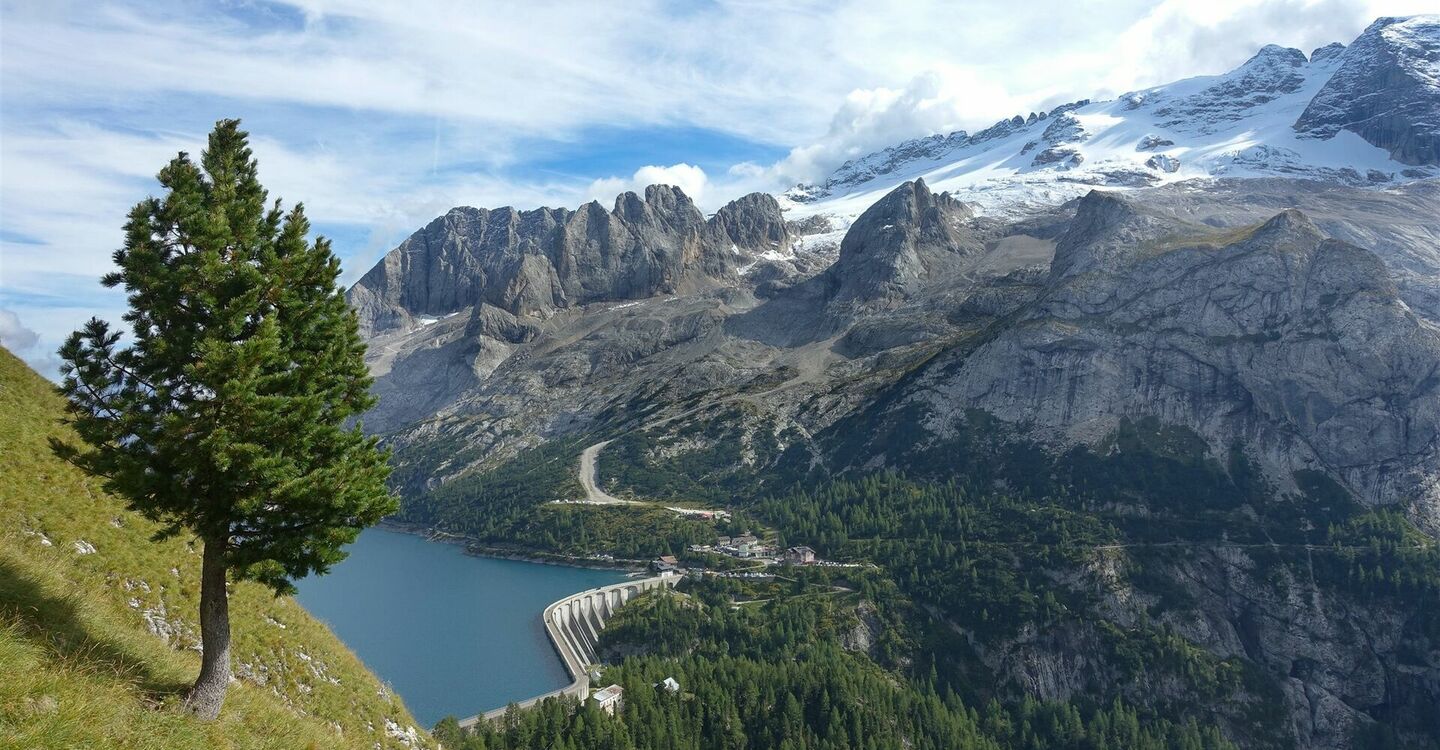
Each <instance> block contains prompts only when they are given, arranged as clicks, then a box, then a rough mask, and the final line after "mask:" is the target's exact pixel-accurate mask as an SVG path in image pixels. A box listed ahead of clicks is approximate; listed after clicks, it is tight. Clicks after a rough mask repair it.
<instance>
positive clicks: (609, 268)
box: [348, 185, 790, 335]
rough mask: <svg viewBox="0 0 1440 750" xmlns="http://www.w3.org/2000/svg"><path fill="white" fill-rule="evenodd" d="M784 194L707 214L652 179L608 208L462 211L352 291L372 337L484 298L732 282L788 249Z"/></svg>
mask: <svg viewBox="0 0 1440 750" xmlns="http://www.w3.org/2000/svg"><path fill="white" fill-rule="evenodd" d="M789 242H790V234H789V231H788V229H787V228H786V225H785V221H784V218H783V217H782V216H781V214H780V208H779V206H778V204H776V203H775V199H774V198H772V197H770V196H768V195H761V194H754V195H749V196H745V197H744V198H741V199H739V200H737V201H734V202H732V203H730V204H729V205H727V206H725V207H724V208H722V209H721V210H720V211H719V212H718V213H717V214H716V215H715V217H713V218H712V219H710V220H709V221H707V220H706V219H705V216H704V215H703V214H701V213H700V210H699V209H698V208H696V207H695V204H694V203H693V202H692V201H691V200H690V198H689V197H687V196H686V195H685V194H684V193H683V192H681V191H680V189H679V188H674V187H670V186H666V185H651V186H650V187H648V188H646V189H645V195H644V197H641V196H640V195H637V194H635V193H625V194H623V195H621V196H619V197H618V198H616V199H615V205H614V207H613V208H612V209H610V210H608V211H607V210H605V209H604V208H603V207H602V206H601V205H600V204H599V203H597V202H591V203H588V204H586V205H584V206H581V207H580V208H579V209H578V210H575V211H571V210H568V209H552V208H539V209H535V210H532V211H517V210H515V209H513V208H500V209H495V210H489V209H477V208H455V209H452V210H451V211H450V212H448V213H447V214H445V215H444V216H442V217H440V218H438V219H436V220H434V221H432V222H431V223H430V224H429V225H428V226H426V227H425V228H424V229H421V230H420V231H418V232H416V233H415V234H414V235H412V236H411V237H410V238H409V239H407V240H405V242H403V243H401V244H400V246H399V247H397V248H395V249H394V250H392V251H391V252H390V253H389V254H387V255H386V256H385V258H384V259H382V260H381V261H380V262H379V263H377V264H376V265H375V267H374V268H372V269H370V271H369V272H368V273H366V274H365V276H364V277H362V278H361V279H360V281H359V282H358V283H357V284H355V286H354V287H352V288H351V289H350V292H349V295H348V296H349V300H350V304H351V305H352V306H353V307H354V308H355V310H356V311H357V313H358V314H359V316H360V324H361V329H362V330H363V331H364V332H365V333H366V334H367V335H368V334H374V333H380V332H386V331H392V330H397V329H399V330H408V329H411V328H414V327H416V326H418V325H422V324H424V323H425V322H426V319H434V318H438V317H441V316H445V315H449V314H451V313H455V312H459V311H461V310H465V309H469V308H470V307H472V306H474V305H478V304H482V303H483V304H486V305H490V306H493V307H495V308H498V309H501V310H504V311H506V312H509V313H511V314H512V315H517V316H527V315H528V316H539V317H546V316H548V315H550V314H553V313H554V312H555V311H556V310H559V309H564V308H570V307H575V306H578V305H584V304H589V303H592V302H601V301H618V300H636V299H645V298H649V297H652V296H655V295H657V294H673V293H677V292H682V291H686V290H695V289H699V288H704V287H706V286H709V285H713V284H714V283H715V282H716V281H717V280H724V279H730V278H732V277H733V276H734V275H735V269H736V267H737V266H738V265H739V264H740V263H741V262H743V261H744V260H745V259H746V258H747V257H749V256H751V255H753V254H758V253H763V252H766V251H776V250H784V249H786V248H787V246H788V244H789Z"/></svg>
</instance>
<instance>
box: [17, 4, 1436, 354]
mask: <svg viewBox="0 0 1440 750" xmlns="http://www.w3.org/2000/svg"><path fill="white" fill-rule="evenodd" d="M1432 3H1433V0H1419V1H1417V0H1385V1H1376V0H1269V1H1264V2H1261V1H1258V0H1250V1H1246V0H1206V2H1203V3H1202V2H1194V1H1193V0H1185V1H1183V2H1182V1H1179V0H1165V1H1162V2H1140V1H1138V0H1109V1H1107V2H1105V3H1103V4H1102V3H1088V2H1087V3H1077V2H1071V1H1070V0H1062V1H1059V2H1050V1H1040V2H1027V3H1016V2H1013V0H1004V1H1001V0H968V1H967V2H963V3H962V2H940V1H938V0H937V1H935V2H931V1H929V0H916V1H915V2H897V1H895V0H891V1H889V2H851V1H849V0H816V1H814V2H811V1H809V0H775V1H772V2H762V1H760V0H753V1H752V0H735V1H707V0H674V1H666V0H626V2H618V3H596V2H578V1H577V2H565V3H561V2H544V1H543V0H528V1H525V2H500V1H487V2H480V1H478V0H471V1H470V2H461V1H460V0H405V2H395V1H394V0H208V1H204V2H201V1H195V2H187V1H185V0H131V1H123V0H116V1H111V0H0V343H3V344H4V346H6V347H7V348H9V349H10V350H11V351H14V352H15V353H16V354H18V355H20V356H21V357H22V358H24V359H25V360H27V361H28V362H30V363H31V365H32V366H34V367H35V368H36V369H37V370H40V371H41V372H42V373H44V374H46V375H47V376H50V377H54V376H55V370H56V367H57V366H58V361H57V359H56V357H55V355H54V352H55V350H56V348H58V346H59V344H60V342H61V341H62V340H63V339H64V337H65V336H66V335H67V334H68V333H69V332H70V331H71V330H74V329H75V328H77V327H79V326H80V325H81V324H83V322H84V321H85V320H86V319H88V318H90V317H91V316H99V317H102V318H106V319H109V320H111V321H116V322H118V320H119V318H120V315H121V314H122V312H123V310H124V305H125V300H124V297H123V294H121V293H120V292H117V291H113V290H106V289H104V288H102V287H101V286H100V285H99V277H100V276H101V275H102V274H104V273H105V272H106V271H107V270H109V268H110V255H111V253H112V252H113V251H114V250H115V249H116V248H117V247H119V245H120V243H121V241H122V236H123V235H122V231H121V227H122V226H123V223H124V220H125V215H126V213H127V212H128V210H129V209H130V207H131V206H133V205H134V204H135V203H136V202H137V201H139V200H141V199H142V198H144V197H146V196H147V195H154V194H157V193H158V192H159V186H158V184H157V183H156V182H155V179H154V175H155V174H156V172H158V171H159V169H160V168H161V167H162V166H164V164H165V163H166V162H167V161H168V160H169V159H171V158H173V157H174V156H175V155H176V153H177V152H180V151H188V152H190V153H195V154H198V152H199V151H200V150H201V148H202V147H203V145H204V142H205V136H206V134H207V133H208V132H209V130H210V129H211V127H213V125H214V123H215V121H216V120H219V119H221V118H227V117H239V118H241V119H242V121H243V123H244V127H245V129H246V130H248V131H249V132H250V134H251V143H252V148H253V150H254V152H255V155H256V157H257V158H258V160H259V163H260V177H261V180H262V182H264V183H265V185H266V187H267V188H269V190H270V194H271V197H272V198H273V197H280V198H283V199H284V200H285V201H286V204H287V205H289V204H291V203H294V202H297V201H303V202H304V204H305V208H306V212H307V214H308V215H309V216H310V218H311V221H312V223H313V224H314V227H315V231H316V233H317V234H323V235H325V236H327V237H329V238H331V240H332V241H333V246H334V249H335V251H336V253H337V254H338V255H339V256H340V258H341V260H342V263H343V267H344V277H343V280H344V281H345V282H346V283H347V284H348V283H351V282H353V281H355V280H356V279H358V278H359V277H360V275H362V274H363V273H364V272H365V271H366V270H368V268H369V267H370V266H372V265H373V264H374V263H375V262H376V261H377V260H378V259H379V258H380V257H381V256H382V255H383V254H384V253H385V252H387V251H388V250H389V249H391V248H393V247H394V246H395V245H396V244H398V243H399V242H400V241H401V240H403V239H404V238H405V237H406V236H408V235H409V234H410V233H411V232H413V231H415V230H416V229H418V228H419V227H421V226H423V225H424V224H425V223H427V222H428V221H429V220H430V219H432V218H434V217H436V216H438V215H440V214H442V213H444V212H445V211H446V210H447V209H449V208H451V207H454V206H458V205H471V206H486V207H498V206H503V205H513V206H516V207H519V208H533V207H536V206H540V205H549V206H576V205H579V204H580V203H582V202H584V201H587V200H590V199H598V200H600V201H601V202H602V203H604V204H606V205H609V204H610V203H611V202H612V201H613V200H614V197H615V195H617V194H618V193H620V192H622V191H625V190H634V189H639V188H643V186H645V185H646V184H651V183H668V184H673V185H677V186H679V187H681V188H682V189H683V190H684V191H685V192H686V193H687V194H689V195H691V196H692V197H693V198H694V199H695V200H696V202H697V203H698V204H699V205H700V207H701V208H702V209H705V210H714V209H716V208H718V207H719V206H720V205H723V204H724V203H725V202H726V201H728V200H730V199H732V198H735V197H738V196H740V195H742V194H744V193H747V192H751V191H753V190H768V191H779V190H784V189H785V188H787V187H789V186H791V185H794V184H796V183H798V182H807V181H813V180H818V179H823V178H824V176H825V175H826V174H828V173H829V172H830V171H831V170H833V169H834V168H835V167H837V166H839V165H840V164H842V163H843V162H844V161H845V160H846V159H849V158H853V157H857V156H863V155H864V154H866V153H869V152H871V151H874V150H878V149H881V148H884V147H885V146H887V145H890V144H893V143H895V142H898V141H901V140H904V139H907V138H913V137H917V136H922V135H928V134H931V133H948V132H950V131H952V130H955V129H968V130H974V129H978V128H982V127H985V126H987V125H989V124H992V123H993V122H995V121H996V120H998V119H1001V118H1004V117H1009V116H1011V115H1014V114H1017V113H1028V112H1031V111H1039V110H1042V109H1049V108H1051V107H1054V106H1055V105H1058V104H1061V103H1064V102H1068V101H1073V100H1075V99H1081V98H1091V99H1106V98H1110V97H1113V96H1115V95H1117V94H1120V93H1123V92H1125V91H1129V90H1133V89H1138V88H1144V87H1147V86H1152V85H1157V84H1161V83H1168V82H1170V81H1174V80H1177V79H1180V78H1185V77H1189V76H1194V75H1207V74H1215V73H1221V72H1224V71H1226V70H1229V69H1230V68H1233V67H1235V66H1236V65H1238V64H1240V63H1242V62H1244V61H1245V60H1246V59H1247V58H1249V57H1250V56H1251V55H1252V54H1254V52H1255V51H1256V50H1258V49H1259V48H1260V47H1261V46H1263V45H1265V44H1267V43H1276V44H1281V45H1285V46H1291V47H1298V48H1300V49H1301V50H1304V51H1306V52H1307V53H1308V52H1309V51H1310V50H1312V49H1314V48H1316V47H1319V46H1322V45H1324V44H1327V43H1329V42H1333V41H1343V42H1347V43H1348V42H1349V41H1350V40H1351V39H1353V38H1354V37H1355V36H1356V35H1358V34H1359V33H1360V31H1361V30H1362V29H1363V28H1364V27H1365V26H1366V25H1368V24H1369V23H1370V22H1371V21H1372V20H1374V19H1375V18H1376V17H1379V16H1384V15H1410V14H1415V13H1421V12H1426V11H1433V5H1432Z"/></svg>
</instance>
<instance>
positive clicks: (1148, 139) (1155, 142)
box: [1135, 133, 1175, 151]
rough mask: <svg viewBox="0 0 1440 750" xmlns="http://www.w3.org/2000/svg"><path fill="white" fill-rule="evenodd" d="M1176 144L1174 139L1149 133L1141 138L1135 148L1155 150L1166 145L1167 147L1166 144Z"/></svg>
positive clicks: (1137, 149) (1138, 149)
mask: <svg viewBox="0 0 1440 750" xmlns="http://www.w3.org/2000/svg"><path fill="white" fill-rule="evenodd" d="M1174 145H1175V141H1172V140H1170V139H1169V138H1161V137H1160V136H1158V135H1154V134H1153V133H1152V134H1151V135H1147V136H1145V137H1144V138H1141V139H1140V142H1139V143H1137V144H1135V150H1136V151H1154V150H1155V149H1157V148H1164V147H1166V146H1174Z"/></svg>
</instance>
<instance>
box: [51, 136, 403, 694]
mask: <svg viewBox="0 0 1440 750" xmlns="http://www.w3.org/2000/svg"><path fill="white" fill-rule="evenodd" d="M239 124H240V123H239V121H238V120H223V121H221V122H219V123H217V124H216V126H215V130H214V132H212V133H211V134H210V139H209V144H208V147H207V148H206V150H205V152H204V153H203V154H202V156H201V159H200V163H199V164H196V163H195V162H193V161H191V159H190V158H189V157H188V156H187V155H186V154H184V153H181V154H180V155H179V156H177V157H176V158H175V159H174V160H172V161H171V162H170V163H169V165H167V166H166V167H165V168H164V169H162V170H161V171H160V174H159V181H160V184H161V185H162V186H163V187H164V188H165V189H166V193H165V195H164V197H163V198H148V199H146V200H144V201H141V202H140V203H139V204H138V205H136V206H135V208H134V209H133V210H132V211H131V212H130V216H129V221H128V222H127V223H126V225H125V244H124V247H123V248H122V249H121V250H118V251H116V252H115V255H114V260H115V265H116V266H117V267H118V269H119V270H117V271H115V272H113V273H110V274H108V275H106V276H105V277H104V279H103V281H102V283H103V284H104V285H105V286H108V287H117V286H123V287H124V288H125V290H126V292H127V293H128V303H129V309H128V311H127V312H126V313H125V315H124V319H125V321H126V322H128V323H129V324H130V328H131V338H130V341H129V342H128V345H122V342H121V334H120V333H119V332H118V331H112V330H111V328H110V326H109V324H108V323H106V322H104V321H101V320H99V319H92V320H90V321H89V323H87V324H86V325H85V327H84V329H82V330H80V331H76V332H75V333H73V334H71V336H70V338H69V339H68V340H67V341H66V342H65V344H64V346H62V347H61V349H60V356H61V357H62V359H63V360H64V366H63V368H62V373H63V375H64V379H63V382H62V385H61V387H60V390H61V392H62V393H63V394H64V395H65V396H66V398H67V401H68V415H67V419H66V421H67V422H68V423H69V424H71V425H72V426H73V427H74V429H75V431H76V434H78V435H79V437H80V439H81V443H80V444H78V445H76V444H69V443H64V442H60V441H55V442H54V443H53V447H54V449H55V451H56V452H57V454H59V455H60V456H61V457H62V458H65V459H67V460H69V461H71V462H73V463H74V464H76V465H78V466H79V467H81V468H82V469H84V470H85V471H87V472H89V473H91V474H94V475H96V476H99V477H102V478H103V479H104V484H105V487H106V489H107V490H108V491H110V492H111V493H113V494H115V495H118V496H120V497H122V498H124V499H125V500H127V501H128V503H129V505H130V507H131V508H132V509H133V510H135V511H137V512H139V513H141V514H142V515H144V516H145V517H147V518H150V519H152V520H155V521H158V522H160V523H162V524H164V528H163V530H162V532H161V535H162V536H173V535H177V534H180V533H182V532H183V533H189V534H193V535H194V536H195V537H196V538H197V539H198V540H199V541H200V542H201V543H202V544H203V545H204V554H203V556H202V563H201V591H200V635H201V639H202V643H203V658H202V662H201V669H200V675H199V677H198V679H197V680H196V681H195V684H194V686H193V687H192V688H191V689H190V691H189V693H188V694H187V696H186V698H185V701H186V704H187V705H188V706H189V707H190V708H191V710H193V711H194V712H195V713H196V714H198V715H200V716H202V717H206V718H215V717H216V716H218V715H219V713H220V709H221V706H222V705H223V703H224V699H225V691H226V688H227V687H228V683H229V681H230V651H229V649H230V618H229V604H228V598H227V594H226V588H225V587H226V581H227V579H231V578H233V579H236V580H240V579H249V580H254V581H259V582H261V583H263V584H265V585H267V586H269V587H271V588H272V589H274V591H275V592H276V594H277V595H280V594H285V593H289V592H292V591H293V590H294V587H293V584H292V581H294V580H295V579H298V578H301V577H303V576H306V575H309V574H311V573H324V572H326V570H327V569H329V567H330V566H331V565H333V564H335V563H336V562H338V561H340V560H341V559H343V558H344V557H345V553H344V552H343V551H342V547H343V546H344V545H345V544H347V543H349V542H351V541H353V540H354V539H355V537H356V535H357V534H359V532H360V530H361V529H363V528H364V527H366V526H369V525H371V524H373V523H375V522H376V521H378V520H379V519H380V518H381V517H383V516H384V515H385V514H387V513H390V512H392V511H393V510H394V509H395V500H394V498H393V497H392V496H391V495H390V494H389V492H388V491H387V490H386V488H385V479H386V477H387V476H388V474H389V468H388V465H387V456H386V455H385V453H383V452H381V451H380V450H378V449H377V445H376V441H375V439H373V438H368V437H366V436H365V435H363V434H362V433H361V431H360V428H359V426H358V425H354V424H348V422H349V420H350V419H351V418H352V417H354V416H355V415H358V414H360V413H361V412H364V411H365V410H366V409H368V408H369V407H370V406H371V405H372V404H373V398H372V397H371V396H370V395H369V392H368V391H369V387H370V377H369V375H368V373H367V372H366V368H365V363H364V359H363V357H364V351H365V346H364V343H363V342H362V341H361V339H360V334H359V328H358V325H357V323H356V319H355V315H354V313H353V312H352V311H351V310H350V308H349V307H348V305H347V304H346V302H345V298H344V296H343V294H342V292H341V290H340V288H339V287H338V286H337V279H338V278H339V275H340V263H339V261H338V260H337V259H336V258H335V256H334V255H333V254H332V253H331V252H330V244H329V242H328V241H326V240H325V239H323V238H319V239H316V240H315V241H314V242H313V243H311V242H308V241H307V240H306V234H307V233H308V231H309V228H310V225H309V222H308V221H307V220H306V218H305V213H304V210H303V207H302V206H301V205H298V204H297V205H296V206H295V207H294V208H293V209H290V210H289V211H288V212H285V211H282V209H281V205H280V201H278V200H277V201H275V202H274V203H273V204H272V205H271V206H270V207H269V208H268V209H267V207H266V201H267V195H266V191H265V189H264V188H263V187H261V185H260V182H259V180H258V179H257V176H256V166H257V165H256V162H255V160H254V159H253V158H252V157H251V153H250V149H249V147H248V145H247V135H246V133H245V132H244V131H242V130H240V128H239Z"/></svg>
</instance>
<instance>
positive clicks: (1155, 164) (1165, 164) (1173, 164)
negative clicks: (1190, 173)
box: [1145, 154, 1180, 172]
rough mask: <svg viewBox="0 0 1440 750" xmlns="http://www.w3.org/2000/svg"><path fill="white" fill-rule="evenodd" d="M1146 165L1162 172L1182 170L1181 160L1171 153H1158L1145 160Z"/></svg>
mask: <svg viewBox="0 0 1440 750" xmlns="http://www.w3.org/2000/svg"><path fill="white" fill-rule="evenodd" d="M1145 166H1147V167H1149V168H1151V169H1154V170H1157V171H1160V172H1178V171H1180V160H1179V159H1177V158H1175V157H1173V156H1171V155H1169V154H1156V155H1154V156H1152V157H1150V158H1149V159H1146V160H1145Z"/></svg>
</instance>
